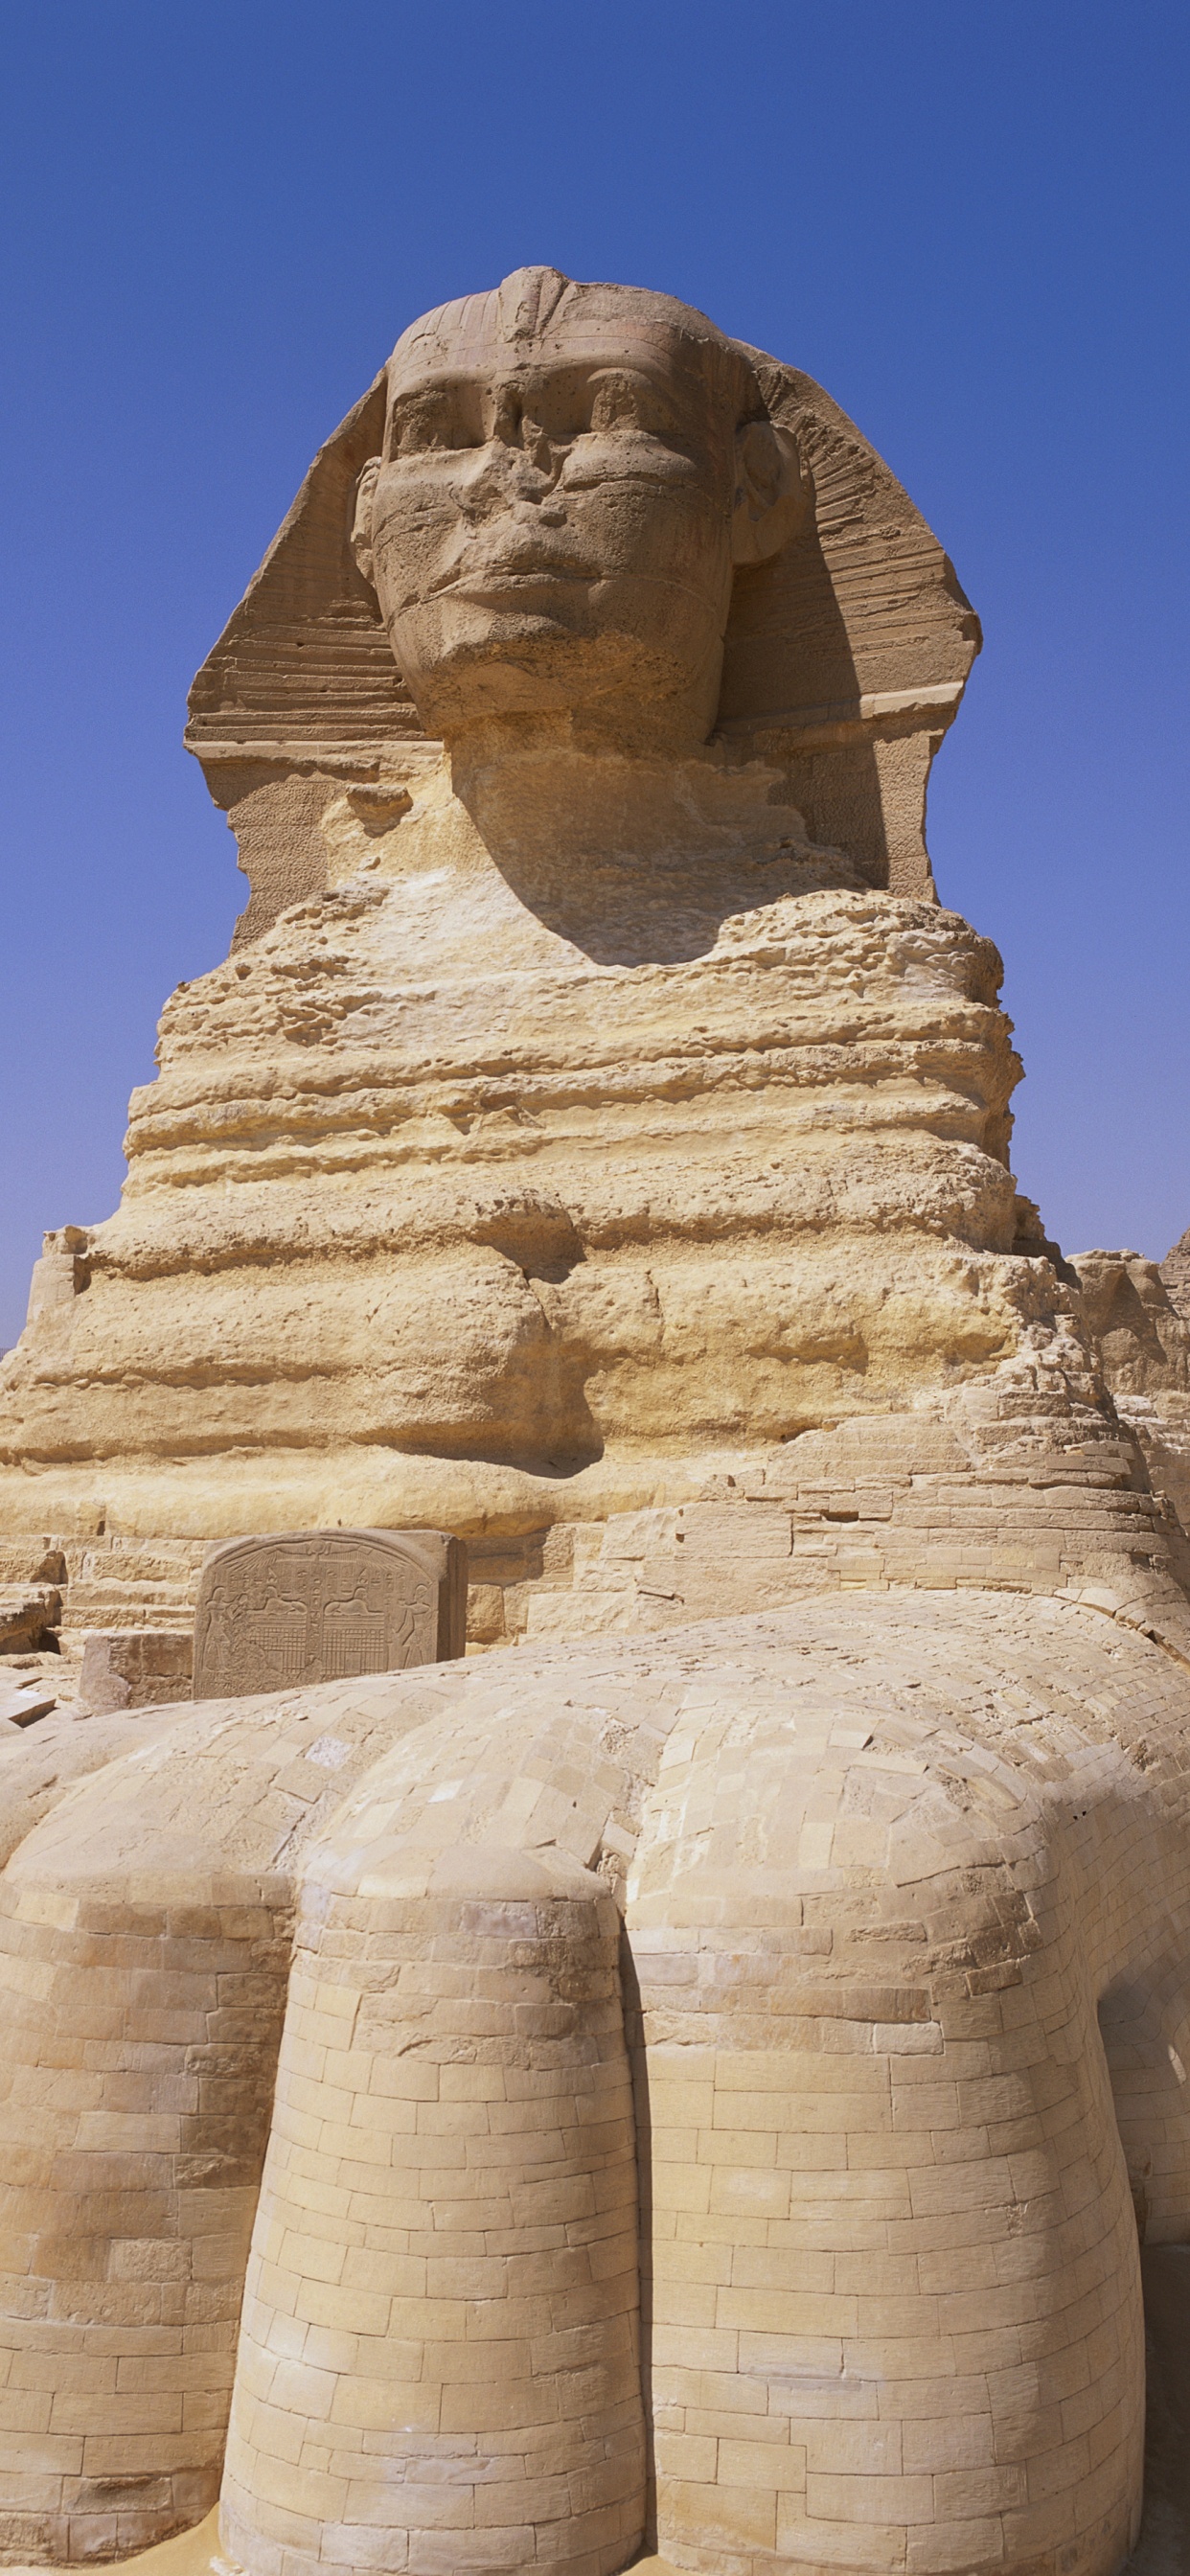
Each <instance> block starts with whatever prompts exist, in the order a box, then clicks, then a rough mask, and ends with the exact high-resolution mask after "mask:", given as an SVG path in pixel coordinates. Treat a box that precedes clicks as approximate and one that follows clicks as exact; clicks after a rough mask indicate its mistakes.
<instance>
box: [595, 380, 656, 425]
mask: <svg viewBox="0 0 1190 2576" xmlns="http://www.w3.org/2000/svg"><path fill="white" fill-rule="evenodd" d="M641 410H642V405H641V398H640V387H639V386H638V385H635V384H634V383H633V381H632V378H631V376H618V375H606V376H597V377H596V378H595V381H594V383H593V384H592V387H591V427H592V429H593V430H595V431H596V432H598V431H600V430H609V429H641V428H643V427H644V426H645V423H644V422H643V420H642V418H641Z"/></svg>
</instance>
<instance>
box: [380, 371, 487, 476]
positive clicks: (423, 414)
mask: <svg viewBox="0 0 1190 2576" xmlns="http://www.w3.org/2000/svg"><path fill="white" fill-rule="evenodd" d="M478 443H479V425H478V421H477V419H476V417H475V404H474V400H473V398H472V397H471V392H470V388H469V387H468V386H466V385H432V386H426V387H425V388H424V389H423V390H422V391H420V392H418V393H410V394H402V395H399V396H398V398H397V400H396V402H394V404H393V407H392V411H391V413H390V415H389V424H388V441H387V453H388V455H389V457H390V458H391V457H397V456H421V455H425V454H427V453H429V454H433V453H434V452H435V451H437V452H438V453H449V452H451V451H452V450H455V449H458V448H461V447H475V446H477V445H478Z"/></svg>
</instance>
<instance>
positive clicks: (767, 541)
mask: <svg viewBox="0 0 1190 2576" xmlns="http://www.w3.org/2000/svg"><path fill="white" fill-rule="evenodd" d="M813 506H814V485H813V482H812V480H811V476H810V469H809V467H808V465H807V464H806V463H805V461H804V459H803V456H802V452H801V449H800V448H799V446H798V443H797V440H796V438H795V437H794V435H793V432H792V430H789V429H779V428H778V426H777V424H776V422H775V421H771V420H750V421H748V422H747V423H746V424H745V426H744V428H743V429H737V431H736V439H735V498H734V500H733V503H732V511H731V559H732V562H733V563H736V564H757V563H767V562H768V560H769V557H770V555H775V554H779V553H780V551H781V548H782V546H786V545H788V543H789V540H790V538H791V537H796V536H797V535H798V534H799V533H800V531H801V529H802V528H804V526H805V524H806V521H807V519H808V518H809V515H810V512H811V510H812V508H813Z"/></svg>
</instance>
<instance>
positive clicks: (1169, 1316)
mask: <svg viewBox="0 0 1190 2576" xmlns="http://www.w3.org/2000/svg"><path fill="white" fill-rule="evenodd" d="M1188 1243H1190V1238H1188V1237H1187V1236H1185V1235H1183V1236H1182V1237H1181V1240H1180V1241H1179V1242H1178V1243H1175V1245H1174V1247H1173V1250H1172V1252H1170V1253H1169V1254H1167V1256H1166V1259H1165V1260H1164V1261H1163V1262H1161V1263H1157V1262H1155V1261H1146V1260H1144V1259H1143V1258H1142V1256H1141V1255H1140V1253H1138V1252H1080V1253H1076V1254H1075V1256H1074V1264H1073V1266H1074V1268H1075V1270H1076V1272H1077V1274H1078V1279H1079V1283H1080V1286H1081V1289H1082V1295H1083V1309H1084V1312H1085V1314H1086V1317H1087V1320H1088V1323H1089V1324H1090V1327H1091V1330H1092V1332H1093V1333H1094V1335H1095V1338H1096V1342H1097V1345H1098V1349H1099V1352H1100V1355H1101V1359H1102V1365H1103V1373H1104V1377H1105V1379H1106V1382H1107V1385H1108V1386H1109V1388H1110V1390H1111V1393H1112V1395H1113V1396H1114V1398H1115V1404H1116V1410H1117V1412H1118V1414H1119V1416H1120V1419H1121V1421H1122V1422H1123V1423H1125V1424H1126V1425H1127V1426H1128V1428H1129V1430H1130V1431H1131V1432H1132V1433H1133V1435H1134V1437H1135V1438H1136V1440H1137V1442H1138V1444H1139V1446H1140V1449H1141V1452H1142V1454H1143V1456H1144V1459H1145V1462H1146V1465H1147V1468H1148V1471H1149V1477H1150V1480H1151V1483H1152V1485H1153V1488H1154V1490H1155V1491H1156V1492H1158V1493H1162V1494H1164V1495H1166V1496H1167V1497H1168V1499H1169V1502H1170V1503H1171V1505H1172V1507H1173V1509H1174V1511H1175V1512H1176V1513H1177V1515H1178V1518H1179V1519H1180V1521H1181V1524H1182V1527H1183V1529H1185V1530H1187V1531H1190V1251H1188Z"/></svg>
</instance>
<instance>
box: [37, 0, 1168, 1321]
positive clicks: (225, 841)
mask: <svg viewBox="0 0 1190 2576" xmlns="http://www.w3.org/2000/svg"><path fill="white" fill-rule="evenodd" d="M1188 71H1190V13H1188V12H1187V10H1186V8H1185V0H1176V5H1174V0H1170V5H1165V0H925V5H922V0H917V5H915V0H902V5H901V6H899V7H897V8H895V9H894V8H890V7H889V6H888V5H887V0H817V5H815V6H813V7H808V6H805V5H804V0H716V5H713V6H711V5H703V0H681V5H679V0H585V5H583V6H576V7H566V6H562V7H558V8H546V7H543V6H541V5H540V0H535V4H534V5H531V6H530V5H525V0H501V5H499V6H493V5H491V0H419V5H409V0H314V4H313V5H311V0H233V5H229V0H201V5H197V0H35V5H30V0H19V5H18V4H17V0H3V5H0V196H2V203H0V305H2V331H3V358H2V368H0V518H2V526H0V584H2V595H0V695H2V722H3V734H2V740H0V776H2V789H0V833H2V836H3V849H2V864H3V898H2V904H0V1050H2V1073H3V1089H2V1097H0V1151H2V1154H3V1166H4V1167H3V1173H2V1175H0V1181H2V1187H0V1346H2V1345H3V1344H4V1343H5V1342H8V1341H11V1340H13V1339H14V1338H15V1336H16V1333H17V1332H18V1330H19V1328H20V1324H21V1321H22V1318H23V1312H24V1301H25V1295H26V1291H27V1285H28V1276H29V1269H30V1265H31V1263H32V1261H33V1259H34V1257H35V1254H36V1253H37V1251H38V1250H39V1248H40V1235H41V1230H42V1228H43V1227H46V1226H55V1225H62V1224H66V1223H80V1224H87V1223H92V1222H94V1221H96V1220H97V1219H99V1218H100V1217H102V1216H105V1215H107V1214H108V1213H110V1211H111V1210H112V1208H113V1207H114V1206H115V1204H116V1201H117V1198H118V1194H119V1189H120V1182H121V1177H122V1173H123V1163H122V1159H121V1153H120V1139H121V1135H122V1132H123V1126H124V1116H125V1109H126V1104H127V1098H128V1093H129V1091H130V1089H131V1088H132V1086H133V1084H134V1083H139V1082H144V1081H146V1080H147V1079H149V1078H150V1077H151V1074H152V1065H153V1039H154V1025H155V1021H156V1018H157V1014H158V1011H159V1009H160V1007H161V1004H162V1002H163V1001H164V999H165V996H166V994H167V993H168V992H169V990H170V989H171V987H172V986H173V985H175V984H176V983H177V982H178V981H179V979H180V978H181V977H183V976H186V977H192V976H196V975H200V974H202V973H203V972H204V971H205V970H206V969H207V968H208V967H210V966H213V965H214V964H216V963H217V962H218V960H219V959H220V958H221V957H222V956H223V955H224V954H225V952H226V948H227V943H228V938H229V935H230V932H231V927H232V923H233V921H234V919H235V915H236V913H237V912H238V911H239V909H240V908H241V904H242V901H243V899H244V891H245V889H244V883H243V880H242V878H240V877H239V876H238V875H237V873H236V869H235V864H234V845H233V843H232V840H231V837H230V835H229V833H228V831H227V828H226V825H225V823H224V820H223V818H222V816H221V815H219V814H217V813H216V812H215V810H214V808H213V807H212V806H211V805H210V803H209V800H208V798H207V793H206V789H205V787H204V785H203V782H202V778H201V775H200V773H199V771H198V769H197V767H196V765H195V764H194V762H193V761H191V760H189V759H188V758H187V756H186V755H185V754H184V753H183V751H182V749H181V746H180V733H181V726H182V722H183V716H184V704H185V696H186V690H187V687H188V684H189V682H190V679H191V676H192V674H193V672H194V671H195V669H196V668H197V666H198V664H199V663H200V662H201V660H202V659H203V656H204V655H205V653H206V652H207V650H208V648H209V646H210V645H211V644H212V642H213V641H214V638H215V636H216V635H217V634H218V632H219V630H220V628H221V627H222V625H223V624H224V622H225V620H226V618H227V616H228V614H229V613H230V611H231V609H232V608H233V607H234V605H235V603H236V601H237V599H238V598H239V596H240V593H241V591H242V590H243V588H244V586H245V583H246V582H247V580H248V578H249V576H250V575H251V573H252V572H253V571H254V569H255V567H256V564H257V563H258V561H259V559H260V556H261V554H262V553H263V551H264V548H265V546H266V544H267V543H268V541H269V539H270V538H271V536H272V535H273V532H274V530H275V528H276V526H277V524H278V522H279V520H280V519H281V517H282V515H283V513H284V511H285V510H286V508H287V507H288V504H289V502H290V500H291V498H292V496H293V494H294V492H295V490H296V488H297V485H298V483H299V482H300V480H301V477H302V475H303V473H304V471H305V468H306V466H307V464H308V463H309V460H310V458H311V456H312V455H313V453H314V450H315V449H316V447H318V446H319V444H320V443H321V441H322V440H323V439H324V438H325V437H326V435H327V434H328V432H329V431H330V430H331V429H332V428H333V427H334V425H335V423H336V422H337V421H338V420H339V419H340V417H341V416H342V414H343V413H344V412H345V411H346V410H347V408H348V406H349V405H350V404H351V402H352V401H353V400H354V399H355V397H356V395H357V394H359V393H360V392H361V391H362V389H363V388H364V386H365V385H366V384H367V383H368V382H369V381H370V379H371V377H372V376H373V374H374V373H375V371H376V368H377V367H378V365H379V364H380V363H381V361H382V360H383V358H384V357H385V356H386V355H387V352H388V350H389V349H390V347H391V345H392V343H393V341H394V340H395V339H396V337H397V334H398V332H399V331H400V330H401V329H402V328H403V326H404V325H405V323H406V322H408V321H409V320H410V319H411V318H412V317H413V316H414V315H416V314H418V313H420V312H423V311H424V310H426V309H427V308H428V307H429V306H431V305H434V304H437V303H439V302H441V301H442V300H443V299H444V298H445V297H447V296H451V295H456V294H459V293H464V292H467V291H469V290H471V289H474V288H477V287H483V286H487V285H489V284H494V283H495V282H496V281H497V280H498V279H499V278H500V277H501V276H502V275H503V274H504V273H505V272H507V271H508V270H509V269H512V268H515V267H519V266H521V265H522V264H524V263H526V262H533V261H542V262H550V263H552V264H553V265H555V266H557V267H559V268H562V269H565V270H567V271H568V272H569V273H570V274H571V275H572V276H576V277H588V278H599V277H602V278H613V279H619V280H625V281H628V282H630V283H633V284H639V285H646V286H654V287H661V288H664V289H667V290H668V291H670V292H671V293H673V294H676V295H679V296H682V297H684V298H685V299H686V300H687V301H688V302H691V303H694V304H697V305H700V306H701V307H702V308H703V309H704V310H705V311H706V312H708V313H709V314H711V315H712V316H713V318H714V320H715V321H716V322H718V323H719V324H720V325H721V326H722V327H723V328H724V329H725V330H727V331H729V332H732V333H734V334H737V335H738V336H739V337H741V338H743V339H745V340H749V341H752V342H755V343H758V344H759V345H760V346H761V347H762V348H767V349H769V350H772V351H773V352H774V353H775V354H776V355H778V356H780V357H782V358H785V359H789V360H792V361H794V362H795V363H796V364H797V365H798V366H801V367H804V368H806V369H807V370H808V371H809V373H810V374H811V375H813V376H816V377H818V378H819V380H820V381H821V382H822V383H823V384H824V385H826V386H827V387H828V389H829V391H830V392H831V393H832V394H833V395H834V396H835V398H836V400H837V401H839V402H841V403H842V405H843V406H844V408H845V409H846V410H847V411H849V412H850V413H851V414H852V416H853V417H854V419H855V420H856V421H857V422H858V423H859V424H860V426H861V428H862V429H863V430H864V432H865V434H866V435H867V436H868V437H869V438H870V439H871V440H872V441H873V442H874V444H875V445H876V446H877V447H878V448H879V449H880V450H881V452H882V453H883V454H884V456H886V457H887V459H888V461H889V463H890V464H891V466H892V467H893V469H894V471H895V472H896V473H897V474H898V475H900V477H901V479H902V480H903V482H904V483H905V484H906V485H907V487H908V489H909V491H910V493H911V494H912V496H913V498H914V500H915V501H916V502H917V503H918V505H919V507H920V508H921V509H922V510H923V511H924V512H925V515H926V517H927V518H928V519H929V520H930V522H931V524H932V526H933V527H934V528H935V529H936V531H937V533H938V534H939V536H940V537H941V539H942V541H943V543H944V544H945V546H946V547H947V549H948V551H949V552H950V554H951V555H952V557H953V558H954V561H955V563H956V565H957V567H958V571H959V576H960V579H961V580H962V582H963V584H964V586H965V588H966V589H967V591H968V593H969V595H970V597H971V598H972V599H973V601H974V603H975V605H976V607H977V608H978V609H979V611H980V614H981V616H982V618H983V621H984V628H985V633H986V639H987V640H986V646H985V651H984V654H983V658H982V660H981V661H980V662H979V663H977V665H976V668H975V673H974V676H973V679H972V682H971V685H970V689H969V691H968V696H967V700H966V703H965V706H964V708H963V710H962V713H961V714H960V717H959V719H958V722H957V725H956V726H955V728H954V730H953V732H952V733H951V734H950V736H949V738H948V740H947V742H946V744H945V746H944V749H943V751H942V754H941V757H940V759H939V761H938V764H937V767H936V769H935V773H934V785H933V790H932V795H931V807H930V844H931V850H932V853H933V858H934V866H935V870H936V874H937V877H938V882H939V886H940V889H941V892H942V896H943V900H944V901H945V902H947V903H950V904H953V905H954V906H955V907H956V908H957V909H958V910H960V911H962V912H964V913H966V914H968V915H969V916H970V917H971V919H972V920H974V921H975V922H976V923H977V924H978V925H979V927H980V928H981V929H982V930H985V931H987V932H989V933H990V934H991V935H992V936H993V937H994V938H995V940H996V941H997V943H998V945H999V947H1000V949H1001V951H1002V953H1003V956H1004V960H1005V967H1006V985H1005V995H1006V1001H1007V1006H1008V1008H1009V1010H1010V1011H1011V1013H1012V1016H1013V1018H1014V1019H1015V1021H1016V1024H1017V1030H1018V1043H1019V1045H1020V1047H1021V1049H1022V1052H1023V1055H1024V1058H1025V1063H1026V1066H1027V1070H1028V1079H1027V1081H1026V1083H1025V1084H1024V1085H1023V1086H1022V1089H1021V1090H1020V1092H1018V1094H1017V1111H1018V1124H1017V1134H1016V1154H1015V1160H1016V1167H1017V1171H1018V1175H1019V1179H1020V1183H1021V1186H1022V1187H1023V1188H1024V1189H1026V1190H1028V1191H1029V1192H1030V1193H1031V1194H1032V1195H1033V1196H1035V1197H1036V1198H1038V1199H1039V1200H1040V1203H1041V1206H1042V1210H1043V1213H1044V1216H1045V1218H1046V1222H1047V1224H1048V1226H1049V1228H1050V1230H1051V1232H1053V1233H1055V1234H1057V1236H1058V1237H1059V1239H1060V1240H1061V1242H1062V1243H1063V1244H1064V1246H1065V1248H1066V1249H1067V1250H1068V1251H1078V1250H1081V1249H1083V1248H1085V1247H1086V1246H1088V1245H1090V1244H1093V1243H1099V1244H1129V1245H1134V1246H1136V1247H1137V1248H1138V1249H1140V1250H1142V1251H1144V1252H1146V1253H1149V1254H1151V1255H1153V1256H1156V1257H1158V1258H1159V1257H1160V1256H1161V1255H1163V1254H1164V1253H1165V1252H1166V1250H1167V1249H1168V1248H1169V1245H1170V1244H1171V1242H1172V1241H1173V1239H1174V1238H1175V1237H1176V1236H1177V1235H1179V1234H1180V1233H1181V1231H1182V1229H1183V1227H1185V1226H1186V1225H1188V1224H1190V1146H1188V1142H1187V1110H1188V1107H1190V1011H1188V1008H1187V1003H1188V994H1190V894H1188V887H1187V867H1186V843H1187V792H1188V782H1187V735H1186V706H1187V683H1188V679H1190V672H1188V669H1187V662H1188V651H1187V633H1188V618H1187V588H1188V578H1190V564H1188V560H1187V555H1188V549H1187V520H1188V497H1187V496H1188V492H1190V454H1188V449H1190V440H1188V437H1187V429H1188V420H1187V413H1188V403H1187V390H1188V377H1190V360H1188V355H1187V329H1186V323H1187V313H1186V279H1187V261H1186V252H1187V230H1188V226H1187V208H1188V196H1190V188H1188V179H1187V172H1188V170H1190V149H1188V144H1187V135H1188V132H1190V120H1188V108H1190V96H1188V92H1190V80H1188V77H1187V75H1188Z"/></svg>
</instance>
